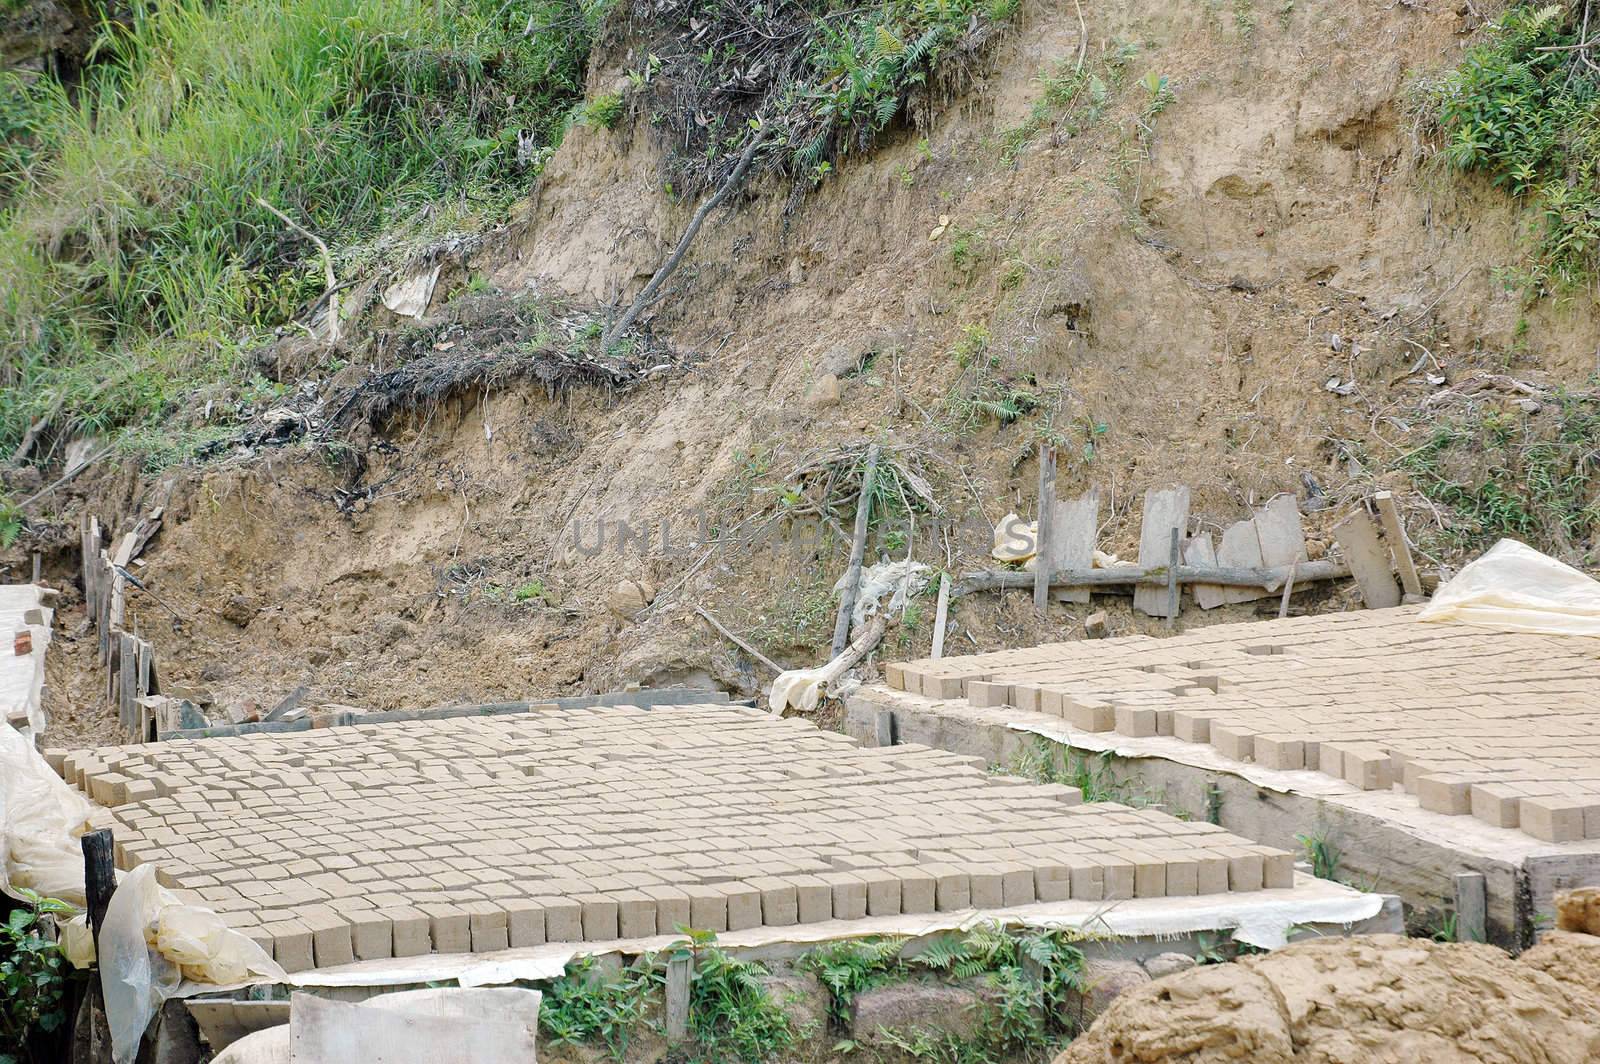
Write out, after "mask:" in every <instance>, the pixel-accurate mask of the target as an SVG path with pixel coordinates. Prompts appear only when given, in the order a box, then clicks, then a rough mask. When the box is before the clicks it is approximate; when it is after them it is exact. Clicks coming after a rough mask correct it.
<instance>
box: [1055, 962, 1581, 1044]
mask: <svg viewBox="0 0 1600 1064" xmlns="http://www.w3.org/2000/svg"><path fill="white" fill-rule="evenodd" d="M1246 1060H1247V1061H1250V1062H1251V1064H1276V1062H1279V1061H1294V1062H1296V1064H1303V1062H1317V1064H1364V1062H1373V1064H1378V1062H1394V1064H1400V1062H1403V1061H1419V1060H1426V1061H1429V1062H1431V1064H1453V1062H1458V1061H1459V1062H1463V1064H1465V1062H1473V1064H1502V1062H1503V1064H1531V1062H1541V1064H1568V1062H1570V1064H1581V1062H1586V1061H1595V1060H1600V938H1597V937H1594V936H1590V935H1583V934H1575V933H1569V932H1564V931H1555V932H1551V933H1550V934H1549V935H1547V936H1546V938H1545V940H1544V941H1543V942H1541V943H1540V944H1539V945H1538V946H1536V947H1534V948H1533V949H1531V950H1529V951H1528V952H1526V953H1524V954H1523V955H1522V956H1521V957H1520V958H1518V959H1512V958H1511V957H1509V956H1508V955H1507V954H1506V953H1504V952H1503V951H1501V950H1499V949H1497V948H1495V947H1493V946H1486V945H1480V944H1477V943H1437V942H1431V941H1427V940H1421V939H1410V938H1403V937H1401V936H1398V935H1371V936H1365V937H1358V938H1348V939H1345V938H1329V939H1319V940H1316V941H1312V942H1304V943H1298V944H1296V945H1293V946H1289V947H1287V948H1285V949H1282V950H1279V951H1278V952H1276V953H1272V954H1268V955H1263V956H1256V957H1246V958H1244V959H1242V960H1240V961H1238V962H1237V963H1234V964H1222V965H1214V966H1207V967H1201V968H1193V969H1190V970H1188V971H1186V972H1182V973H1179V974H1177V975H1174V976H1170V977H1168V978H1165V979H1160V980H1157V981H1156V982H1154V983H1151V984H1149V985H1147V986H1144V987H1141V988H1139V989H1138V990H1136V991H1132V992H1129V993H1126V994H1124V995H1122V996H1121V997H1119V998H1118V999H1117V1000H1116V1001H1115V1002H1114V1003H1113V1004H1112V1005H1111V1006H1110V1007H1109V1008H1108V1009H1107V1010H1106V1011H1105V1012H1104V1013H1103V1014H1102V1015H1101V1016H1100V1018H1099V1019H1098V1020H1097V1021H1096V1022H1095V1024H1094V1026H1092V1027H1091V1028H1090V1029H1089V1031H1088V1032H1087V1033H1085V1034H1084V1035H1083V1037H1081V1038H1079V1039H1078V1040H1077V1041H1076V1042H1074V1043H1073V1044H1072V1046H1071V1047H1069V1048H1068V1049H1067V1051H1066V1052H1065V1053H1063V1054H1062V1055H1061V1056H1059V1057H1057V1058H1056V1061H1055V1064H1105V1062H1107V1061H1116V1062H1119V1064H1122V1062H1129V1064H1131V1062H1139V1064H1154V1062H1169V1061H1185V1062H1197V1064H1198V1062H1211V1061H1219V1062H1220V1061H1246Z"/></svg>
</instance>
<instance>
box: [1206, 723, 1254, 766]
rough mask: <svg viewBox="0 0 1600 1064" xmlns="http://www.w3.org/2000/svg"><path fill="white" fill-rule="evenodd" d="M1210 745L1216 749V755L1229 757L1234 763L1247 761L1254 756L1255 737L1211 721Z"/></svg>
mask: <svg viewBox="0 0 1600 1064" xmlns="http://www.w3.org/2000/svg"><path fill="white" fill-rule="evenodd" d="M1211 745H1212V746H1214V747H1216V750H1217V753H1219V754H1221V755H1222V756H1223V757H1231V758H1233V759H1234V760H1235V761H1248V760H1250V759H1251V758H1252V757H1254V756H1255V752H1256V737H1255V733H1254V732H1250V731H1245V730H1243V729H1241V728H1236V727H1224V726H1223V725H1221V724H1218V723H1216V722H1215V721H1212V723H1211Z"/></svg>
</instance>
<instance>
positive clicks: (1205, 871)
mask: <svg viewBox="0 0 1600 1064" xmlns="http://www.w3.org/2000/svg"><path fill="white" fill-rule="evenodd" d="M1194 863H1195V869H1196V872H1195V893H1196V894H1226V893H1227V892H1228V859H1227V858H1226V857H1222V856H1218V855H1213V854H1207V853H1197V854H1196V855H1195V856H1194Z"/></svg>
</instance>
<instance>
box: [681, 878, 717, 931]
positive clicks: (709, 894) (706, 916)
mask: <svg viewBox="0 0 1600 1064" xmlns="http://www.w3.org/2000/svg"><path fill="white" fill-rule="evenodd" d="M683 892H684V893H685V894H687V895H688V896H689V926H690V927H693V928H695V929H696V930H698V931H717V932H722V931H726V930H727V929H728V896H727V895H726V894H724V893H723V892H722V891H720V890H718V889H717V888H716V887H712V886H697V887H685V888H683Z"/></svg>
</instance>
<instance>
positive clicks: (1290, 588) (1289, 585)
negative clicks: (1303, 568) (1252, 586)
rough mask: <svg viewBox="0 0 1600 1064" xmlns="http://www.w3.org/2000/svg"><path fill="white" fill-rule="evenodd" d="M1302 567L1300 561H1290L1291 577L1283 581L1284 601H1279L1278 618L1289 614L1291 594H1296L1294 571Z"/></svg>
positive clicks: (1280, 618) (1281, 618)
mask: <svg viewBox="0 0 1600 1064" xmlns="http://www.w3.org/2000/svg"><path fill="white" fill-rule="evenodd" d="M1298 568H1300V563H1299V562H1290V563H1289V579H1287V580H1285V581H1284V582H1283V601H1281V602H1279V603H1278V620H1280V621H1281V620H1283V619H1284V618H1285V617H1287V616H1289V596H1290V595H1292V594H1294V573H1295V570H1296V569H1298Z"/></svg>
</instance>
